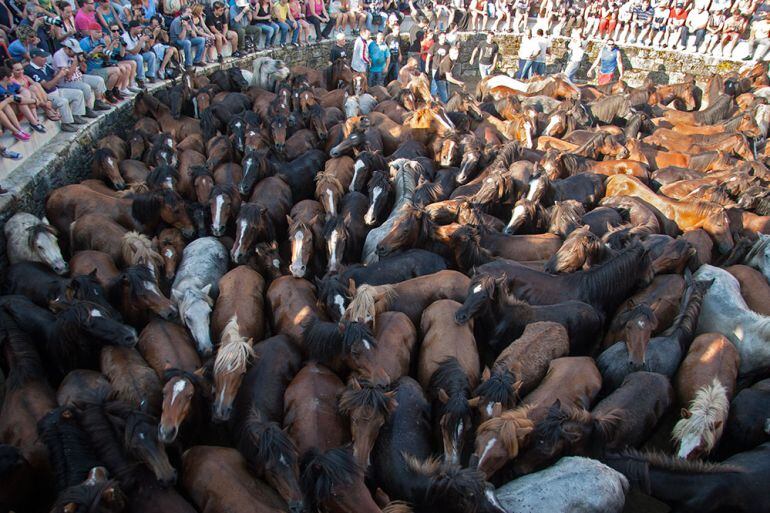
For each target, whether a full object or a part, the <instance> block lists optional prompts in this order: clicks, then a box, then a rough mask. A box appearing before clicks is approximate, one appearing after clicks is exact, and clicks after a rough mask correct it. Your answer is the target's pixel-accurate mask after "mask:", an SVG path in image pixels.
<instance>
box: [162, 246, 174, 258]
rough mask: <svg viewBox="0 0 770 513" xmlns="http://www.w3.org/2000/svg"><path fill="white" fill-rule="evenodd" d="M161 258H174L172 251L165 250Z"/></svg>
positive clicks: (169, 249)
mask: <svg viewBox="0 0 770 513" xmlns="http://www.w3.org/2000/svg"><path fill="white" fill-rule="evenodd" d="M163 256H165V257H166V258H174V250H173V249H171V248H166V250H165V251H164V252H163Z"/></svg>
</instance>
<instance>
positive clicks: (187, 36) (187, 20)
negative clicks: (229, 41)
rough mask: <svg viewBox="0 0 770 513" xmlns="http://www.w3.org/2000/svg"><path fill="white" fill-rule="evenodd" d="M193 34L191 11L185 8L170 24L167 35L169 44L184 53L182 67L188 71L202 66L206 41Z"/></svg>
mask: <svg viewBox="0 0 770 513" xmlns="http://www.w3.org/2000/svg"><path fill="white" fill-rule="evenodd" d="M193 34H194V32H193V30H192V10H191V9H190V7H188V6H185V7H184V9H182V12H181V13H180V14H179V16H177V17H176V18H174V21H172V22H171V26H170V27H169V29H168V35H169V37H170V38H171V43H172V44H173V45H174V46H176V47H177V48H180V49H181V50H182V51H183V52H184V65H185V68H188V69H189V68H191V67H193V66H201V67H203V66H204V64H203V51H204V50H205V49H206V40H205V39H204V38H202V37H196V36H194V35H193ZM193 47H195V57H193V56H192V52H191V49H192V48H193Z"/></svg>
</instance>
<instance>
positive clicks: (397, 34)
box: [385, 25, 405, 84]
mask: <svg viewBox="0 0 770 513" xmlns="http://www.w3.org/2000/svg"><path fill="white" fill-rule="evenodd" d="M385 44H386V45H388V50H390V62H389V63H388V71H387V73H385V83H386V84H389V83H391V82H392V81H393V80H398V71H399V70H400V69H401V64H403V60H404V51H405V48H404V46H405V45H404V44H403V41H401V28H400V27H399V26H398V25H393V31H392V32H391V33H390V34H388V35H387V36H386V37H385Z"/></svg>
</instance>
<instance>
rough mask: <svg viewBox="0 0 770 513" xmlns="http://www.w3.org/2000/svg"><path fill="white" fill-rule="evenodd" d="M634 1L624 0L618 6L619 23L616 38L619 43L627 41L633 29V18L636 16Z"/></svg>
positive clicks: (616, 28)
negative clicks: (624, 0) (626, 0)
mask: <svg viewBox="0 0 770 513" xmlns="http://www.w3.org/2000/svg"><path fill="white" fill-rule="evenodd" d="M633 8H634V2H631V1H629V2H623V3H621V4H620V7H618V24H617V25H615V40H616V41H618V42H619V43H625V42H626V38H627V37H628V33H629V31H630V30H631V19H632V18H633V17H634V13H633Z"/></svg>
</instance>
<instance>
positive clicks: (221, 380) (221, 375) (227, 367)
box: [212, 271, 261, 422]
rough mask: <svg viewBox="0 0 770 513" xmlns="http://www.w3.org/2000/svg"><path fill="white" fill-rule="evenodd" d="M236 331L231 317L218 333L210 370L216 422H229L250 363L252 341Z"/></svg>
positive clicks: (237, 326) (252, 352) (252, 353)
mask: <svg viewBox="0 0 770 513" xmlns="http://www.w3.org/2000/svg"><path fill="white" fill-rule="evenodd" d="M251 272H253V271H251ZM260 313H261V310H260ZM239 328H240V327H239V325H238V323H237V317H233V318H232V319H231V320H230V322H228V323H227V324H226V325H225V327H224V328H223V329H222V332H221V333H220V342H219V351H217V355H216V358H215V359H214V369H213V374H214V390H213V395H214V399H213V404H212V418H213V420H215V421H217V422H224V421H227V420H228V419H229V418H230V413H231V411H232V404H233V401H234V400H235V397H236V394H237V393H238V390H239V388H240V386H241V381H242V380H243V376H244V375H245V374H246V370H247V369H248V364H249V361H250V360H253V359H254V349H253V345H254V339H252V338H246V337H244V336H243V335H241V333H240V331H239Z"/></svg>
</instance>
